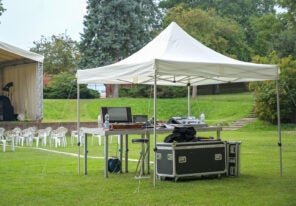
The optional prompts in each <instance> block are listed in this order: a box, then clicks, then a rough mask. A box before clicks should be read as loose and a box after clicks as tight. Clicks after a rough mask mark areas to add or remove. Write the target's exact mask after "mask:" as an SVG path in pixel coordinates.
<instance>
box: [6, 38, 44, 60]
mask: <svg viewBox="0 0 296 206" xmlns="http://www.w3.org/2000/svg"><path fill="white" fill-rule="evenodd" d="M43 59H44V57H43V56H42V55H39V54H36V53H33V52H29V51H26V50H23V49H20V48H18V47H15V46H12V45H10V44H7V43H4V42H1V41H0V65H10V64H13V65H15V64H22V63H24V62H32V61H35V62H41V63H42V62H43Z"/></svg>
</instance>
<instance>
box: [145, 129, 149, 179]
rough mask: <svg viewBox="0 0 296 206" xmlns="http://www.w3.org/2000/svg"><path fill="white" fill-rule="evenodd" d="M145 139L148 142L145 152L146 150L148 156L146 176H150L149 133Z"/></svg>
mask: <svg viewBox="0 0 296 206" xmlns="http://www.w3.org/2000/svg"><path fill="white" fill-rule="evenodd" d="M146 138H148V140H149V142H148V144H147V150H148V154H147V174H150V133H149V132H148V133H147V134H146Z"/></svg>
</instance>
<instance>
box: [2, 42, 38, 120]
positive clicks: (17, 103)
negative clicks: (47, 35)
mask: <svg viewBox="0 0 296 206" xmlns="http://www.w3.org/2000/svg"><path fill="white" fill-rule="evenodd" d="M43 59H44V57H43V56H42V55H39V54H36V53H33V52H29V51H26V50H23V49H20V48H18V47H15V46H12V45H10V44H7V43H4V42H1V41H0V87H1V89H0V95H3V96H4V95H6V96H9V99H10V101H11V104H12V106H13V108H14V113H15V114H22V116H23V117H25V118H26V119H28V120H34V121H35V120H42V118H43ZM7 84H10V86H11V88H10V90H9V92H10V94H9V95H7V94H6V92H5V91H3V90H2V88H3V87H4V86H5V85H7ZM12 85H13V86H12Z"/></svg>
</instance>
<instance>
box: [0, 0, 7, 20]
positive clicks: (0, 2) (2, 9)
mask: <svg viewBox="0 0 296 206" xmlns="http://www.w3.org/2000/svg"><path fill="white" fill-rule="evenodd" d="M5 10H6V9H5V8H4V7H3V3H2V0H0V16H1V15H2V14H3V12H4V11H5ZM0 23H1V22H0Z"/></svg>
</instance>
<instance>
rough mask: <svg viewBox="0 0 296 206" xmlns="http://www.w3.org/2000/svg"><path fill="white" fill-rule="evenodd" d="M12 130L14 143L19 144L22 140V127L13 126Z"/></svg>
mask: <svg viewBox="0 0 296 206" xmlns="http://www.w3.org/2000/svg"><path fill="white" fill-rule="evenodd" d="M12 131H14V133H15V139H14V143H15V145H18V144H20V142H21V141H22V138H23V137H22V129H21V128H19V127H16V128H14V129H13V130H12Z"/></svg>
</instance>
